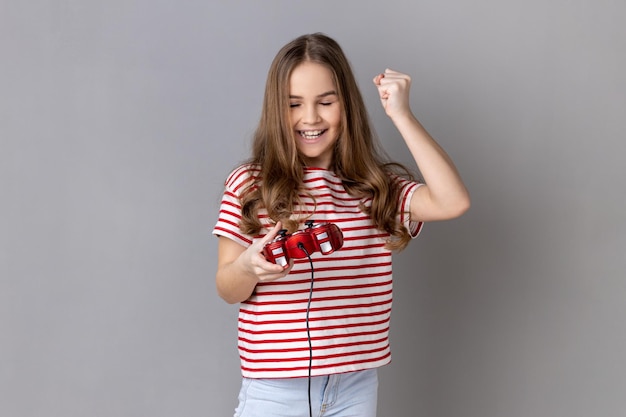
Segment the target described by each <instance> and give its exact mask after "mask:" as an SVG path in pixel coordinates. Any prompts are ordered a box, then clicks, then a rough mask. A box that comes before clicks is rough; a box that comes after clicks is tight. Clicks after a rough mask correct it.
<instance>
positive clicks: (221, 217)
mask: <svg viewBox="0 0 626 417" xmlns="http://www.w3.org/2000/svg"><path fill="white" fill-rule="evenodd" d="M258 174H259V170H258V169H257V168H256V167H254V166H252V165H242V166H240V167H238V168H237V169H235V170H234V171H233V172H231V173H230V175H229V176H228V178H227V179H226V181H225V182H224V194H223V195H222V201H221V203H220V210H219V214H218V219H217V223H216V224H215V227H214V228H213V234H214V235H215V236H224V237H227V238H229V239H232V240H234V241H235V242H237V243H239V244H240V245H242V246H244V247H248V246H250V245H251V244H252V240H253V238H254V237H253V236H250V235H247V234H243V233H242V232H241V229H240V227H239V225H240V223H241V195H242V192H243V191H245V190H247V189H248V188H249V187H251V186H253V185H254V183H255V182H256V179H257V178H258Z"/></svg>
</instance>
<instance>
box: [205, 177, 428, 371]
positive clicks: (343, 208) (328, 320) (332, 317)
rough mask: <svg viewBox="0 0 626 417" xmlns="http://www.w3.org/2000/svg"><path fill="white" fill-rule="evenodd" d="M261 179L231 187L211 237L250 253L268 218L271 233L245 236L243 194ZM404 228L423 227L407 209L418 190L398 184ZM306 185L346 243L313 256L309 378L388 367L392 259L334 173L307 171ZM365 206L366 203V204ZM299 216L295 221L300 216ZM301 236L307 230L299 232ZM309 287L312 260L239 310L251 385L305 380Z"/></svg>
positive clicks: (230, 182)
mask: <svg viewBox="0 0 626 417" xmlns="http://www.w3.org/2000/svg"><path fill="white" fill-rule="evenodd" d="M258 175H259V171H258V169H257V168H256V167H255V166H253V165H243V166H241V167H239V168H237V169H236V170H235V171H233V172H232V173H231V175H230V176H229V177H228V179H227V180H226V189H225V192H224V195H223V198H222V203H221V207H220V212H219V219H218V222H217V224H216V225H215V228H214V230H213V233H214V234H215V235H218V236H225V237H228V238H230V239H232V240H234V241H235V242H238V243H240V244H241V245H243V246H245V247H247V246H249V245H250V244H251V243H252V241H253V239H256V238H259V237H261V236H262V235H263V234H264V233H266V232H267V231H268V228H270V227H271V226H272V225H271V224H270V223H271V221H270V220H269V219H268V217H267V213H266V212H265V211H264V210H261V211H260V212H259V218H260V219H261V223H262V224H263V225H264V226H265V227H266V229H265V230H264V231H263V234H261V235H260V236H248V235H244V234H242V233H241V231H240V229H239V222H240V220H241V205H240V200H239V197H240V195H241V192H242V191H244V190H245V189H246V187H248V186H250V184H251V183H252V182H253V181H254V180H255V177H257V176H258ZM397 181H399V182H400V183H401V186H402V192H401V194H400V205H399V207H400V213H399V214H398V215H399V216H400V218H401V221H402V222H403V223H404V224H405V226H406V227H407V229H408V230H409V231H410V233H411V236H413V237H416V236H417V235H418V234H419V232H420V230H421V227H422V223H420V222H411V221H410V219H409V215H408V204H409V202H410V199H411V196H412V194H413V192H414V191H415V189H416V188H417V187H418V186H419V184H418V183H416V182H412V181H408V180H405V179H402V178H398V179H397ZM304 184H305V186H306V188H307V190H308V192H310V193H311V194H312V195H313V197H314V198H315V202H313V201H312V200H311V198H310V197H307V196H305V195H304V194H303V195H302V199H303V203H304V204H306V206H307V210H308V211H311V210H313V209H315V212H314V214H313V215H312V216H311V217H310V219H311V220H314V221H315V222H316V223H325V222H330V223H335V224H336V225H337V226H339V228H340V229H341V231H342V232H343V235H344V244H343V247H342V248H341V249H340V250H338V251H335V252H333V253H331V254H330V255H322V254H320V253H317V252H316V253H313V254H312V256H311V258H312V260H313V268H314V289H313V296H312V301H311V306H310V312H309V326H310V333H311V344H312V347H313V361H312V370H311V374H312V375H314V376H315V375H328V374H333V373H340V372H350V371H358V370H363V369H369V368H375V367H378V366H382V365H385V364H387V363H389V362H390V361H391V353H390V348H389V319H390V314H391V302H392V291H391V289H392V275H391V252H390V251H389V250H387V249H385V247H384V244H385V239H386V238H387V237H388V234H387V233H386V232H381V231H380V230H378V229H376V227H375V226H374V224H373V223H372V221H371V220H370V218H369V217H368V216H367V215H365V214H364V213H363V212H362V211H361V210H360V209H359V203H360V202H361V201H362V200H361V199H359V198H355V197H352V196H350V195H349V194H348V193H347V192H346V190H345V189H344V187H343V185H342V183H341V180H340V179H339V178H338V177H337V176H336V175H335V174H334V173H333V172H331V171H327V170H323V169H318V168H305V177H304ZM366 204H367V201H366ZM297 214H298V213H295V215H297ZM302 228H304V226H303V227H302ZM310 285H311V267H310V264H309V261H308V259H296V260H295V264H294V267H293V269H292V270H291V272H290V273H289V275H288V276H286V277H284V278H282V279H279V280H276V281H272V282H267V283H259V284H257V286H256V289H255V291H254V293H253V294H252V296H251V297H250V298H249V299H248V300H246V301H244V302H242V303H241V305H240V309H239V319H238V324H239V331H238V340H239V341H238V346H239V355H240V357H241V370H242V374H243V376H244V377H248V378H288V377H304V376H307V375H308V368H309V344H308V339H307V332H306V323H305V319H306V310H307V304H308V299H309V290H310Z"/></svg>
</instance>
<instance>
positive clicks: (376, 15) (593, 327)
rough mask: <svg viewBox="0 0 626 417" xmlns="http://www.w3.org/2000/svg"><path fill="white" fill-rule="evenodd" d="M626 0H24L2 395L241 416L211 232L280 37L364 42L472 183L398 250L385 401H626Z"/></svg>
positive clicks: (8, 204) (529, 410)
mask: <svg viewBox="0 0 626 417" xmlns="http://www.w3.org/2000/svg"><path fill="white" fill-rule="evenodd" d="M625 21H626V3H624V2H622V1H610V0H599V1H598V0H593V1H592V0H579V1H565V0H551V1H545V0H524V1H521V0H510V1H491V0H474V1H460V0H452V1H431V0H425V1H416V2H398V1H386V2H371V1H363V0H359V1H356V0H355V1H352V0H343V1H336V2H330V1H329V2H324V1H319V2H302V3H301V2H293V1H263V2H252V1H250V2H225V1H224V2H219V3H218V2H210V1H176V2H174V1H171V2H167V1H148V0H136V1H128V0H123V1H122V0H110V1H106V2H96V1H70V0H57V1H45V0H34V1H24V2H18V1H10V0H0V141H1V142H0V146H1V147H0V199H1V204H0V245H1V246H0V415H2V416H16V417H35V416H37V417H40V416H41V417H44V416H45V417H51V416H63V417H74V416H76V417H78V416H80V417H83V416H107V417H108V416H111V417H113V416H124V417H125V416H129V417H131V416H132V417H138V416H151V417H158V416H229V415H232V409H233V408H234V406H235V402H236V393H237V390H238V384H239V373H238V358H237V355H236V350H235V343H236V341H235V338H236V333H235V327H236V323H235V319H236V306H229V305H227V304H225V303H224V302H222V301H221V300H220V299H219V298H218V297H217V295H216V293H215V290H214V284H213V276H214V270H215V262H216V242H215V239H214V238H213V237H212V236H211V235H210V231H211V228H212V226H213V223H214V221H215V217H216V212H217V207H218V201H219V198H220V193H221V184H222V181H223V179H224V176H225V175H226V173H227V172H228V171H229V170H230V169H231V168H232V167H233V166H235V165H236V164H237V163H238V162H239V161H241V160H242V159H243V158H244V157H245V156H247V154H248V145H249V138H250V135H251V133H252V131H253V129H254V127H255V124H256V122H257V119H258V116H259V111H260V106H261V99H262V91H263V84H264V80H265V75H266V71H267V68H268V66H269V63H270V61H271V59H272V57H273V55H274V54H275V53H276V51H277V50H278V48H279V47H280V46H281V45H283V44H284V43H286V42H287V41H289V40H291V39H292V38H294V37H295V36H297V35H300V34H302V33H307V32H314V31H323V32H326V33H328V34H330V35H331V36H333V37H335V38H336V39H337V40H338V41H339V42H340V43H341V44H342V46H343V47H344V49H345V51H346V52H347V54H348V56H349V58H350V59H351V61H352V64H353V66H354V68H355V71H356V74H357V77H358V80H359V82H360V85H361V87H362V90H363V93H364V95H365V97H366V100H367V102H368V105H369V109H370V113H371V116H372V119H373V120H374V123H375V126H376V128H377V131H378V133H379V135H380V136H381V138H382V140H383V142H384V146H385V148H386V149H387V150H388V152H389V153H390V154H391V155H392V156H393V157H394V158H396V159H398V160H400V161H401V162H405V163H410V160H408V159H407V152H406V151H405V147H404V144H403V143H402V141H401V139H400V138H399V137H398V135H397V134H396V132H395V131H394V129H393V127H392V125H391V123H390V122H389V121H388V120H387V119H386V117H385V116H384V115H383V113H382V111H381V109H380V108H379V103H378V102H377V100H376V93H375V91H374V89H373V87H371V84H370V83H371V78H372V77H373V76H374V75H375V74H376V73H377V72H380V71H382V70H383V69H384V68H385V67H391V68H394V69H398V70H402V71H405V72H408V73H410V74H411V75H412V76H413V78H414V83H413V89H412V97H411V99H412V104H413V108H414V111H415V113H416V114H417V115H418V116H419V118H420V119H421V121H422V122H423V123H424V124H425V125H426V127H427V128H428V129H429V130H430V131H431V133H433V134H434V135H435V136H436V137H437V138H438V139H439V140H440V142H441V143H442V144H443V146H444V147H445V148H446V149H447V150H448V151H449V153H450V154H451V155H452V156H453V158H454V159H455V161H456V162H457V165H458V167H459V169H460V171H461V172H462V174H463V176H464V178H465V179H466V182H467V184H468V187H469V188H470V190H471V193H472V197H473V207H472V209H471V211H470V212H469V213H467V214H466V215H465V216H464V217H463V218H461V219H458V220H454V221H450V222H446V223H437V224H428V225H427V227H426V228H425V230H424V232H423V235H422V236H421V238H420V239H418V240H417V241H415V242H414V243H413V244H412V246H411V247H410V248H409V249H407V250H406V251H405V252H403V253H401V254H400V255H399V256H397V259H396V262H397V267H396V274H395V275H396V299H395V311H394V316H393V323H392V326H393V329H392V345H393V351H394V361H393V363H392V364H391V365H390V366H388V367H386V368H384V369H383V370H381V390H380V406H379V409H380V413H379V414H380V415H381V416H394V415H396V416H398V415H410V416H429V417H439V416H441V417H444V416H445V417H450V416H465V417H496V416H507V417H530V416H532V417H538V416H542V417H543V416H545V417H554V416H568V417H575V416H590V415H595V416H607V417H608V416H616V417H617V416H623V415H624V413H626V396H624V392H626V361H625V360H624V352H625V351H626V323H625V321H624V317H625V315H626V302H625V297H626V280H625V276H626V261H625V258H626V256H625V253H624V252H625V250H624V249H625V248H626V238H625V237H624V236H625V232H626V230H625V229H626V227H625V225H626V221H625V220H624V213H625V212H626V187H625V185H624V179H625V178H626V168H624V156H623V154H624V151H626V145H625V144H624V140H625V139H626V137H625V135H624V130H623V128H624V124H623V122H624V116H625V115H626V80H625V77H624V74H625V73H626V57H625V51H626V29H625V28H626V25H624V22H625Z"/></svg>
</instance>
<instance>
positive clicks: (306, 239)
mask: <svg viewBox="0 0 626 417" xmlns="http://www.w3.org/2000/svg"><path fill="white" fill-rule="evenodd" d="M305 224H306V226H307V227H306V229H304V230H300V231H297V232H295V233H294V234H288V233H287V230H286V229H281V230H280V231H279V232H278V236H276V238H275V239H274V240H273V241H272V242H270V243H268V244H267V245H265V247H264V248H263V255H264V256H265V258H266V259H267V260H268V261H270V262H273V263H275V264H278V265H281V266H283V267H286V266H287V265H289V260H290V259H302V258H306V257H307V256H309V255H311V254H312V253H314V252H320V253H321V254H322V255H328V254H331V253H333V252H334V251H336V250H338V249H340V248H341V247H342V246H343V234H342V233H341V230H340V229H339V227H337V225H335V224H333V223H322V224H317V225H316V224H315V222H314V221H313V220H309V221H307V222H306V223H305Z"/></svg>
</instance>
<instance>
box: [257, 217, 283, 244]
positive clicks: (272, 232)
mask: <svg viewBox="0 0 626 417" xmlns="http://www.w3.org/2000/svg"><path fill="white" fill-rule="evenodd" d="M282 227H283V224H282V223H281V222H280V221H278V222H276V224H275V225H274V227H273V228H272V230H270V231H269V232H267V234H266V235H265V236H263V238H261V240H260V246H264V245H265V244H266V243H268V242H271V241H272V240H274V238H275V237H276V235H277V234H278V232H279V231H280V229H282Z"/></svg>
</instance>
